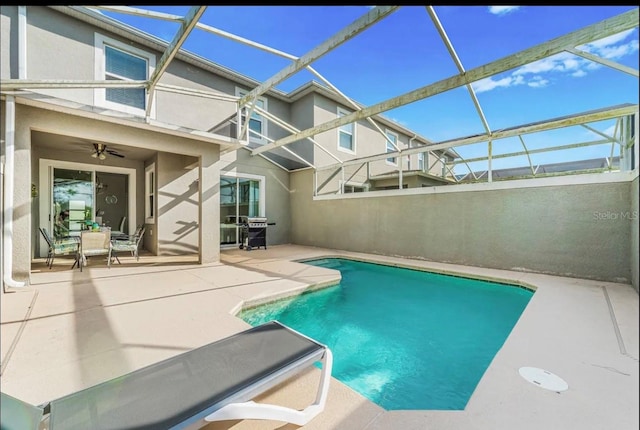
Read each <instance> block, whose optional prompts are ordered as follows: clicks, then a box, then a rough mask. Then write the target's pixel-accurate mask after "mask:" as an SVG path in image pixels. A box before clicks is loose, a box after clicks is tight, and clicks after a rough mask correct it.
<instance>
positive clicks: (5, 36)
mask: <svg viewBox="0 0 640 430" xmlns="http://www.w3.org/2000/svg"><path fill="white" fill-rule="evenodd" d="M17 16H18V8H17V6H0V40H3V41H10V43H11V49H4V43H6V42H3V45H2V48H3V49H1V50H0V76H2V79H9V78H13V79H17V78H18V50H17V46H18V43H17V38H16V35H17V34H18V26H17V24H14V23H17Z"/></svg>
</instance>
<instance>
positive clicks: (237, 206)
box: [220, 176, 264, 245]
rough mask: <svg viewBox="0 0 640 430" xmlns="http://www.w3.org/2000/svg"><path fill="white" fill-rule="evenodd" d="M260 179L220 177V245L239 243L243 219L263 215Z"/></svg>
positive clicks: (262, 192) (262, 190)
mask: <svg viewBox="0 0 640 430" xmlns="http://www.w3.org/2000/svg"><path fill="white" fill-rule="evenodd" d="M262 182H263V180H262V179H260V178H247V177H231V176H220V244H221V245H237V244H239V243H240V239H241V237H240V228H239V226H238V225H237V224H238V223H240V222H241V221H242V219H243V217H254V216H261V214H262V213H264V210H263V208H264V201H263V200H264V198H263V194H264V189H263V187H262V186H261V184H262Z"/></svg>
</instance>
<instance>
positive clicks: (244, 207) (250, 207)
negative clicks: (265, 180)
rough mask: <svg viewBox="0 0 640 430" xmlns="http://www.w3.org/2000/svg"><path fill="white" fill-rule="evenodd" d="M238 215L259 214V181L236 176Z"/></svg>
mask: <svg viewBox="0 0 640 430" xmlns="http://www.w3.org/2000/svg"><path fill="white" fill-rule="evenodd" d="M238 191H239V196H238V202H239V205H238V215H240V216H259V215H260V182H259V181H256V180H253V179H244V178H238Z"/></svg>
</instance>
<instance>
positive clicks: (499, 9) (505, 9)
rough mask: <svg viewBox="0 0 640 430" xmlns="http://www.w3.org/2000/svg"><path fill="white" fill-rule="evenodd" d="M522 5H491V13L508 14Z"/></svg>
mask: <svg viewBox="0 0 640 430" xmlns="http://www.w3.org/2000/svg"><path fill="white" fill-rule="evenodd" d="M519 8H520V6H489V13H492V14H494V15H506V14H508V13H511V12H514V11H516V10H518V9H519Z"/></svg>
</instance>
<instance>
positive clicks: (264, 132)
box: [236, 87, 269, 145]
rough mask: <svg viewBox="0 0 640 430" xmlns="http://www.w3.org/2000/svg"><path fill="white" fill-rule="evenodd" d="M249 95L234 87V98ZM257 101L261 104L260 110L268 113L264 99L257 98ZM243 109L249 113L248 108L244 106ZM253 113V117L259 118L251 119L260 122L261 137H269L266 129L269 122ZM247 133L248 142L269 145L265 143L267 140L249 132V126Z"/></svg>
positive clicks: (267, 106)
mask: <svg viewBox="0 0 640 430" xmlns="http://www.w3.org/2000/svg"><path fill="white" fill-rule="evenodd" d="M248 93H249V91H247V90H244V89H242V88H239V87H236V97H244V96H246V95H247V94H248ZM258 100H259V101H261V102H262V106H263V107H262V109H264V110H266V111H268V110H269V103H268V101H267V99H266V98H264V97H258ZM245 109H247V112H248V111H249V107H248V106H245ZM253 113H254V114H255V115H258V116H259V117H260V118H252V119H254V120H256V121H260V124H261V126H262V127H261V128H262V135H263V136H269V129H268V123H269V121H267V119H266V118H265V117H264V116H262V115H260V114H259V113H258V112H256V111H255V110H254V111H253ZM240 127H242V124H241V125H240ZM247 133H248V134H249V142H254V143H259V144H261V145H266V144H267V143H269V142H268V141H267V139H265V138H263V137H258V136H256V135H255V134H253V133H251V132H250V131H249V126H247Z"/></svg>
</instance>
